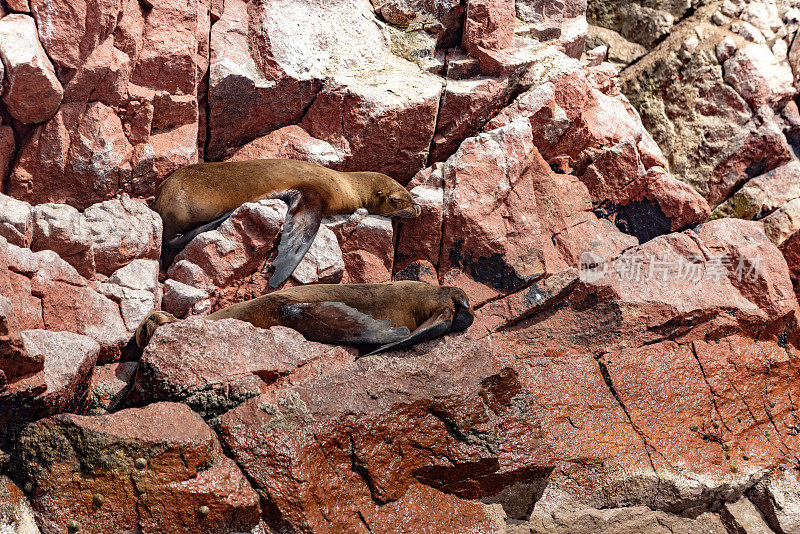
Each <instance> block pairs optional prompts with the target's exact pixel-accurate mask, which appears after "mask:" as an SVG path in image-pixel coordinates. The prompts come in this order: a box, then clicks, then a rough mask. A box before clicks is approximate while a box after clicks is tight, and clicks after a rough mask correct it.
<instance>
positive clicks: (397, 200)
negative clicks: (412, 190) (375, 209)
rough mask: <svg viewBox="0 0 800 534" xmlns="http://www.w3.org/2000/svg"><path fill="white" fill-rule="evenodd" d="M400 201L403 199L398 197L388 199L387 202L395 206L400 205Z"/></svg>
mask: <svg viewBox="0 0 800 534" xmlns="http://www.w3.org/2000/svg"><path fill="white" fill-rule="evenodd" d="M402 201H403V199H402V198H399V197H389V202H391V203H392V204H395V205H397V204H400V202H402Z"/></svg>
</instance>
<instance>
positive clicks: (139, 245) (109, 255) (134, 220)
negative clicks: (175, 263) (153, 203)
mask: <svg viewBox="0 0 800 534" xmlns="http://www.w3.org/2000/svg"><path fill="white" fill-rule="evenodd" d="M83 218H84V221H85V222H84V225H85V226H86V229H87V230H88V232H89V239H90V241H91V246H92V251H93V253H94V262H95V268H96V269H97V272H99V273H102V274H105V275H111V274H112V273H114V272H115V271H117V270H118V269H119V268H121V267H124V266H125V265H127V264H129V263H130V262H131V261H134V260H138V259H142V260H144V259H151V260H157V259H158V258H159V255H160V253H161V217H159V216H158V214H157V213H155V212H154V211H152V210H151V209H149V208H148V207H147V205H146V204H145V203H144V202H141V201H138V200H134V199H131V198H129V197H128V196H127V195H126V196H123V197H122V198H118V199H113V200H107V201H105V202H101V203H99V204H93V205H92V206H89V207H88V208H87V209H86V211H84V213H83Z"/></svg>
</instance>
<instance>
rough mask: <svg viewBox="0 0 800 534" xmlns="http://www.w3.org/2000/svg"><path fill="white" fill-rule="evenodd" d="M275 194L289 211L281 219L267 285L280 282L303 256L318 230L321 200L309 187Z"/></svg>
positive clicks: (322, 207)
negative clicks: (279, 238) (279, 236)
mask: <svg viewBox="0 0 800 534" xmlns="http://www.w3.org/2000/svg"><path fill="white" fill-rule="evenodd" d="M277 198H280V199H281V200H283V201H284V202H286V203H287V204H288V205H289V211H288V212H287V213H286V220H285V221H284V222H283V232H282V233H281V242H280V243H279V244H278V255H277V256H276V257H275V260H274V261H273V262H272V265H273V267H275V271H274V272H273V273H272V276H271V277H270V279H269V286H270V287H278V286H279V285H281V284H282V283H284V282H285V281H286V279H287V278H289V277H290V276H291V275H292V273H293V272H294V269H295V267H297V266H298V264H299V263H300V262H301V261H302V260H303V256H305V255H306V252H308V249H309V248H310V247H311V243H313V242H314V237H315V236H316V235H317V231H319V224H320V222H321V221H322V211H323V209H324V204H325V202H324V200H323V199H322V197H321V196H320V195H318V194H317V193H314V192H311V191H302V192H301V191H289V192H287V193H283V194H281V195H278V196H277Z"/></svg>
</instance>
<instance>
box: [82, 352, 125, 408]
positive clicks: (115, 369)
mask: <svg viewBox="0 0 800 534" xmlns="http://www.w3.org/2000/svg"><path fill="white" fill-rule="evenodd" d="M137 365H138V364H137V362H120V363H110V364H108V365H101V366H98V367H95V369H94V373H92V382H91V386H90V388H89V402H88V410H87V411H88V413H89V414H91V415H103V414H106V413H109V412H110V411H115V410H116V409H117V408H118V407H119V406H120V405H121V403H122V400H123V399H124V397H125V394H126V393H127V392H128V386H130V385H131V383H132V382H133V377H134V375H135V374H136V366H137Z"/></svg>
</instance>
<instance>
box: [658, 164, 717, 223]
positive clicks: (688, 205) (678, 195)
mask: <svg viewBox="0 0 800 534" xmlns="http://www.w3.org/2000/svg"><path fill="white" fill-rule="evenodd" d="M645 179H646V180H648V179H649V181H648V183H647V189H646V190H645V193H644V197H645V198H650V199H652V200H653V201H655V203H656V204H658V206H659V208H660V210H661V213H663V214H664V216H665V217H667V218H668V219H670V231H671V232H677V231H678V230H682V229H684V228H686V227H687V226H689V225H692V224H697V223H700V222H703V221H705V220H706V219H708V217H709V216H710V215H711V208H710V207H709V206H708V202H706V199H705V198H703V196H702V195H700V193H698V192H697V191H695V190H694V189H693V188H692V187H691V186H690V185H689V184H686V183H684V182H681V181H680V180H677V179H675V178H674V177H672V175H670V174H669V173H668V172H667V171H665V170H664V169H663V168H662V167H656V166H654V167H650V169H648V171H647V176H646V177H645Z"/></svg>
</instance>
